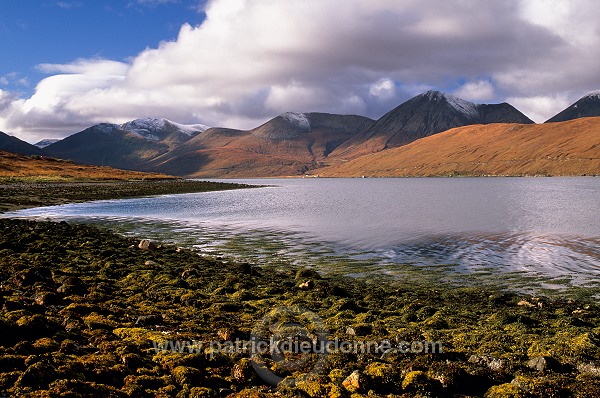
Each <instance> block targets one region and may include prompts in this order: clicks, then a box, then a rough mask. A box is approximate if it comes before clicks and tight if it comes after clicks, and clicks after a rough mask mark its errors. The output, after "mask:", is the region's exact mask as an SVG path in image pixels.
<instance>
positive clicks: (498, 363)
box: [469, 354, 505, 372]
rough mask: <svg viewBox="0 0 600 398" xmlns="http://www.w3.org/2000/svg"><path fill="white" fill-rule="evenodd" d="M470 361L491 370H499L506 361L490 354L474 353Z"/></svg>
mask: <svg viewBox="0 0 600 398" xmlns="http://www.w3.org/2000/svg"><path fill="white" fill-rule="evenodd" d="M469 362H470V363H474V364H476V365H479V366H485V367H487V368H489V369H490V370H493V371H495V372H498V371H500V370H502V369H503V368H504V365H505V364H504V361H503V360H502V359H499V358H494V357H492V356H490V355H480V354H473V355H471V356H470V357H469Z"/></svg>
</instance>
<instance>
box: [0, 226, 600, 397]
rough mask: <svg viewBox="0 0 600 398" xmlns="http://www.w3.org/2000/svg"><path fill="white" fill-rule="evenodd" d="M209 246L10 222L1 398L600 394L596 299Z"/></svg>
mask: <svg viewBox="0 0 600 398" xmlns="http://www.w3.org/2000/svg"><path fill="white" fill-rule="evenodd" d="M199 254H201V253H197V252H192V251H189V250H186V249H182V248H177V247H174V246H168V245H164V246H163V245H161V244H160V242H151V241H139V240H135V239H133V238H124V237H121V236H118V235H116V234H113V233H111V232H110V231H106V230H102V229H98V228H95V227H91V226H86V225H71V224H67V223H65V222H61V223H54V222H35V221H27V220H12V219H1V220H0V306H1V307H2V311H1V313H0V324H1V325H0V337H1V339H0V396H1V395H2V394H4V396H13V397H21V396H30V397H42V396H43V397H46V396H50V397H80V396H81V397H83V396H113V397H144V396H147V397H187V396H192V397H227V396H231V397H267V396H289V397H292V396H294V397H298V396H299V397H361V396H405V397H412V396H434V397H437V396H440V397H464V396H473V397H479V396H485V397H570V396H572V397H594V396H600V362H597V361H598V359H600V312H599V309H600V308H599V306H598V305H597V304H596V303H594V302H584V301H577V300H572V299H570V300H567V299H565V300H556V299H553V300H549V299H545V298H543V297H530V296H524V295H520V294H516V293H515V294H511V293H503V292H494V291H485V290H481V289H477V288H463V289H454V288H453V289H450V288H445V287H444V286H443V285H442V284H440V285H439V286H435V287H433V286H432V287H431V288H430V289H423V288H419V289H417V288H414V287H412V286H408V285H406V286H404V285H402V283H398V284H392V283H390V284H382V283H381V282H380V281H379V282H373V281H368V280H361V279H344V278H340V277H336V278H330V277H328V276H327V275H319V274H318V273H316V272H314V271H312V270H310V269H306V268H295V267H294V266H292V265H290V266H286V267H281V266H279V267H268V266H267V267H264V266H263V267H256V266H253V265H252V264H243V263H234V262H229V261H226V260H225V259H219V258H209V257H205V256H201V255H199ZM265 333H266V334H267V335H266V336H265V335H264V334H265ZM269 334H270V336H269ZM286 336H291V337H290V342H291V341H292V340H293V341H294V342H298V341H300V342H304V343H307V346H308V347H312V348H318V347H317V346H319V345H320V346H321V347H320V348H322V346H323V343H324V342H327V344H328V346H330V347H333V349H331V350H321V351H318V350H314V351H308V352H309V353H308V354H306V352H304V351H301V350H300V351H299V350H298V347H296V348H295V349H294V348H291V347H292V346H291V345H289V346H288V347H287V348H288V349H287V350H286V349H285V347H283V346H284V345H285V342H286V341H287V340H286ZM269 337H270V340H271V342H273V341H275V342H276V345H277V347H282V350H281V351H277V350H275V351H272V350H271V351H270V352H266V351H260V352H258V355H257V354H256V352H255V351H253V350H252V349H249V348H248V347H249V346H251V345H249V343H250V342H256V341H263V342H266V341H267V340H269ZM315 342H317V343H318V344H316V345H315ZM333 342H337V343H336V344H337V346H335V345H334V344H333ZM366 342H376V343H377V345H376V346H375V348H374V349H371V350H366V349H365V346H366V345H365V343H366ZM329 343H331V345H329ZM430 343H431V344H430ZM434 343H435V344H437V345H435V344H434ZM352 344H354V345H352ZM357 344H358V345H357ZM360 344H363V345H362V346H361V345H360ZM350 347H353V349H349V348H350ZM357 347H358V348H357ZM253 352H254V354H255V355H254V356H252V358H251V357H250V356H251V354H252V353H253ZM273 378H275V380H276V381H280V382H279V385H278V386H277V387H275V386H272V385H270V384H269V381H271V382H272V381H273Z"/></svg>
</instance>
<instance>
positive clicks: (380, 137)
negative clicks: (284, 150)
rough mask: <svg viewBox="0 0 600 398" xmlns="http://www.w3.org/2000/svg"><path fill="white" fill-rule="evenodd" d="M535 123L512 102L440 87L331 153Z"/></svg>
mask: <svg viewBox="0 0 600 398" xmlns="http://www.w3.org/2000/svg"><path fill="white" fill-rule="evenodd" d="M490 123H523V124H530V123H533V121H532V120H530V119H529V118H528V117H527V116H525V115H524V114H522V113H521V112H519V111H518V110H517V109H516V108H514V107H513V106H512V105H510V104H507V103H502V104H475V103H473V102H469V101H465V100H463V99H460V98H457V97H454V96H452V95H448V94H444V93H441V92H439V91H427V92H426V93H423V94H420V95H417V96H416V97H413V98H411V99H409V100H408V101H406V102H404V103H403V104H401V105H399V106H398V107H396V108H395V109H393V110H391V111H390V112H388V113H386V114H385V115H383V116H382V117H381V118H380V119H379V120H377V122H376V123H375V124H374V125H373V126H372V127H371V128H369V129H367V130H365V131H364V132H362V133H361V134H359V135H357V136H356V137H354V138H353V139H352V140H349V141H348V142H346V143H344V144H343V145H341V146H340V147H338V148H337V149H336V150H335V151H334V153H333V154H332V156H334V157H340V158H353V157H356V156H359V155H362V154H366V153H371V152H378V151H381V150H384V149H388V148H395V147H399V146H402V145H406V144H408V143H410V142H413V141H415V140H418V139H419V138H423V137H427V136H430V135H433V134H437V133H441V132H442V131H446V130H448V129H451V128H454V127H460V126H466V125H472V124H490Z"/></svg>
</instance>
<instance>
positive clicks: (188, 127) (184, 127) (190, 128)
mask: <svg viewBox="0 0 600 398" xmlns="http://www.w3.org/2000/svg"><path fill="white" fill-rule="evenodd" d="M167 121H168V122H169V123H171V124H172V125H173V126H175V127H177V128H178V129H179V130H181V132H182V133H186V134H188V135H192V134H193V133H195V132H198V131H206V130H208V129H209V127H208V126H206V125H204V124H179V123H175V122H172V121H170V120H167Z"/></svg>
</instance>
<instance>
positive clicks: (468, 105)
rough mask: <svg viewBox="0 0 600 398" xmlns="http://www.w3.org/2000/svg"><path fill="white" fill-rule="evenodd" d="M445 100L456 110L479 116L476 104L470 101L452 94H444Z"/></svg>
mask: <svg viewBox="0 0 600 398" xmlns="http://www.w3.org/2000/svg"><path fill="white" fill-rule="evenodd" d="M446 101H448V103H449V104H450V106H452V107H453V108H454V109H456V110H457V111H458V112H461V113H463V114H465V115H468V116H471V117H475V118H476V117H479V110H478V109H477V105H476V104H474V103H473V102H471V101H466V100H464V99H461V98H458V97H455V96H453V95H446Z"/></svg>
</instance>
